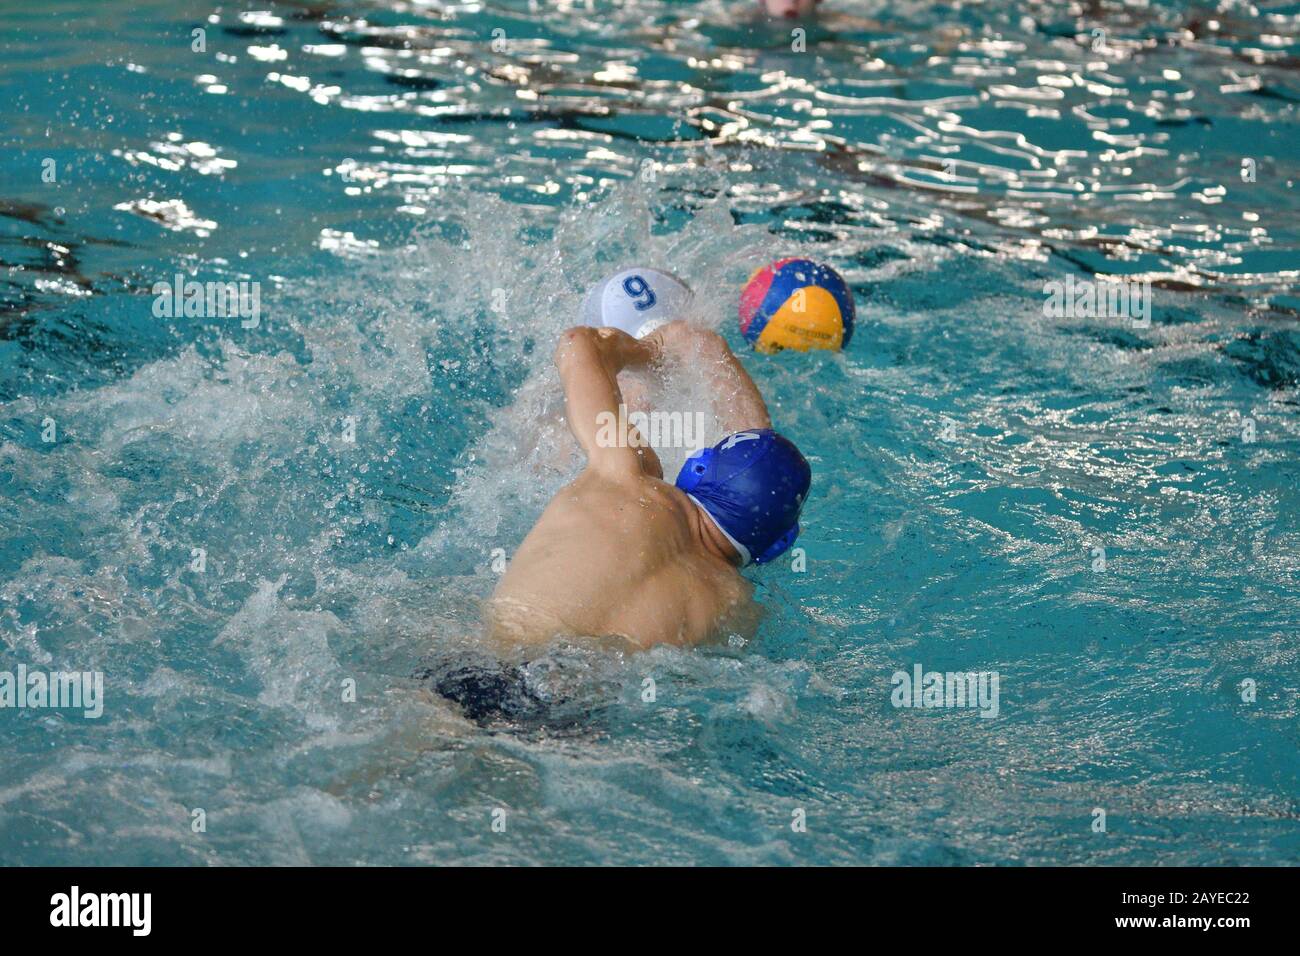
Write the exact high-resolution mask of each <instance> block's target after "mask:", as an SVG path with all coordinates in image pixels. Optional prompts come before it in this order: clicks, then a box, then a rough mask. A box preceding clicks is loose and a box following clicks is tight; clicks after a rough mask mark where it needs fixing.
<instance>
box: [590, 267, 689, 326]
mask: <svg viewBox="0 0 1300 956" xmlns="http://www.w3.org/2000/svg"><path fill="white" fill-rule="evenodd" d="M691 298H692V293H691V290H690V289H688V288H687V287H686V285H685V284H684V283H682V281H681V280H680V279H676V278H674V277H673V276H670V275H669V274H668V273H666V272H660V271H659V270H658V269H644V268H641V267H635V268H631V269H624V270H623V271H621V272H616V273H614V274H613V275H611V276H606V277H605V278H604V279H601V280H600V281H599V282H597V283H596V284H595V286H593V287H592V289H591V291H590V292H588V293H587V298H586V299H584V300H583V303H582V324H583V325H594V326H596V327H597V328H600V327H601V326H608V327H611V328H615V329H622V330H623V331H624V332H626V333H627V334H628V335H631V336H633V337H634V338H638V339H639V338H642V337H643V336H646V335H649V334H650V333H651V332H653V331H654V330H655V329H657V328H659V326H661V325H664V324H666V323H668V322H671V321H673V319H680V318H683V317H684V315H685V312H686V308H687V307H688V306H689V305H690V303H691Z"/></svg>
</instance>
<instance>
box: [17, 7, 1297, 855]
mask: <svg viewBox="0 0 1300 956" xmlns="http://www.w3.org/2000/svg"><path fill="white" fill-rule="evenodd" d="M824 6H825V7H826V10H825V12H824V14H823V15H822V17H821V18H820V19H819V20H818V21H816V22H814V23H811V24H809V25H807V28H806V32H804V33H802V34H794V35H792V33H791V30H792V29H793V27H792V25H791V24H788V23H780V24H775V25H770V24H766V23H763V22H760V21H757V20H755V19H754V17H753V11H752V5H751V4H750V3H748V2H743V0H736V2H727V3H724V2H721V0H705V2H667V0H661V2H654V0H644V2H642V0H638V2H635V3H633V2H630V0H620V2H611V0H594V2H591V3H588V2H586V0H572V2H549V3H541V2H535V0H499V2H483V3H480V2H472V0H467V2H446V3H442V2H433V0H428V2H422V0H383V2H379V0H375V2H368V0H340V2H337V3H335V2H329V0H327V2H324V3H317V2H313V3H305V2H304V3H294V2H282V3H273V2H272V0H260V4H259V5H258V6H255V7H251V6H250V7H245V6H244V5H243V4H242V3H226V4H221V5H214V4H213V3H212V2H211V0H206V2H205V0H193V2H191V0H170V2H164V0H142V2H139V0H138V2H130V3H127V2H118V0H54V2H50V3H45V4H27V5H22V7H23V8H20V6H19V5H18V4H7V5H5V7H4V8H3V9H0V37H3V45H4V54H5V55H4V57H3V58H0V131H2V132H0V142H2V143H3V148H2V149H0V183H2V184H3V189H0V262H2V264H3V269H4V273H3V275H4V282H3V284H0V516H2V521H0V672H4V671H8V672H15V671H16V670H17V669H18V668H19V666H24V667H27V668H29V669H31V670H45V671H74V672H81V671H98V672H102V674H103V679H104V713H103V716H102V717H100V718H99V719H86V718H85V717H83V716H82V714H81V713H79V712H73V711H70V710H67V709H63V710H58V709H41V708H32V707H28V708H22V709H16V708H9V709H0V751H2V752H3V753H4V754H5V759H4V760H3V761H0V863H3V864H8V865H12V864H108V863H120V864H295V863H313V864H360V863H364V864H404V863H473V864H488V863H510V864H589V863H650V864H681V863H701V864H796V863H797V864H840V863H867V864H1012V865H1020V864H1122V865H1128V864H1151V863H1156V864H1170V865H1173V864H1284V863H1294V862H1296V861H1297V859H1298V858H1300V825H1298V823H1300V803H1298V794H1300V752H1298V748H1300V722H1298V717H1300V714H1298V709H1300V708H1298V705H1297V692H1298V691H1300V666H1298V665H1300V522H1298V520H1297V512H1298V511H1300V491H1298V489H1300V463H1298V458H1300V456H1298V454H1297V453H1298V452H1300V406H1298V405H1297V400H1298V398H1300V295H1298V294H1297V288H1296V279H1297V273H1298V272H1300V216H1298V215H1297V208H1298V204H1297V201H1296V196H1295V191H1296V188H1295V180H1296V178H1297V176H1298V175H1300V165H1298V162H1297V158H1296V157H1297V156H1298V155H1300V135H1298V132H1297V130H1298V116H1297V110H1298V109H1300V82H1298V81H1297V79H1296V76H1297V74H1296V65H1297V62H1300V60H1298V59H1297V58H1298V57H1300V45H1298V43H1297V35H1298V33H1300V5H1297V4H1295V3H1258V4H1254V5H1252V4H1249V3H1245V2H1238V0H1219V2H1218V4H1217V6H1216V5H1215V4H1214V3H1213V2H1211V3H1206V4H1198V5H1196V6H1195V7H1194V8H1193V9H1192V10H1185V9H1184V6H1183V5H1182V4H1179V3H1175V2H1156V0H1151V2H1143V3H1137V2H1132V3H1129V2H1119V0H1116V2H1108V3H1098V4H1091V3H1089V4H1074V3H1067V2H1039V3H1026V2H1017V0H989V2H983V3H953V4H949V3H930V2H915V0H904V2H889V3H868V2H855V0H827V3H826V4H824ZM195 31H200V32H195ZM786 255H806V256H809V257H813V258H816V259H819V260H823V261H827V262H829V263H832V264H833V265H834V266H835V267H836V268H837V269H839V270H840V271H841V272H842V273H843V275H844V276H845V277H846V279H847V280H848V281H849V282H850V284H851V285H852V287H853V289H854V291H855V294H856V298H857V303H858V327H857V331H856V333H855V335H854V338H853V342H852V345H851V348H850V349H849V350H848V351H847V352H845V353H844V354H829V353H814V354H807V355H800V354H793V353H784V354H780V355H777V356H770V357H768V356H759V355H757V354H755V353H753V352H751V351H748V350H742V349H743V348H744V343H743V340H742V339H741V337H740V335H739V332H738V330H737V328H736V323H735V306H736V301H737V297H738V292H739V288H740V286H741V284H742V283H743V282H744V280H745V279H746V277H747V276H748V275H749V274H750V272H751V271H752V270H753V269H755V268H757V267H758V266H760V265H762V264H763V263H765V262H767V261H769V260H770V259H774V258H777V257H780V256H786ZM633 262H640V263H646V264H651V265H660V266H662V267H664V268H668V269H671V270H673V271H675V272H676V273H677V274H679V275H680V276H681V277H682V278H684V279H685V280H686V281H687V282H688V283H689V284H690V285H691V286H692V287H693V288H694V289H696V290H697V293H698V306H699V314H698V316H697V318H698V319H699V321H702V322H704V323H706V324H708V325H709V326H712V327H715V328H717V329H719V330H720V331H722V332H723V333H724V334H725V335H726V336H727V338H728V340H729V341H730V342H731V343H732V345H733V346H734V347H736V348H737V349H738V350H742V351H741V354H742V357H743V359H744V361H745V363H746V365H747V367H748V368H749V369H750V370H751V372H752V373H753V375H754V377H755V379H756V380H757V381H758V383H759V385H760V387H761V388H762V389H763V391H764V393H765V394H766V395H767V396H768V397H769V399H770V403H771V405H772V410H773V417H774V419H775V420H776V423H777V426H778V427H779V428H780V429H781V430H782V431H783V432H785V433H787V434H789V435H790V436H792V437H793V438H794V439H795V440H796V441H797V442H798V443H799V445H800V446H801V447H802V449H803V450H804V451H805V453H806V454H807V455H808V456H809V458H810V459H811V460H812V462H813V467H814V484H813V493H812V496H811V499H810V500H809V503H808V506H807V508H806V510H805V512H804V522H803V524H804V533H803V536H802V537H801V539H800V541H799V545H800V547H801V548H802V549H803V562H802V564H801V569H796V568H795V567H792V565H791V562H780V563H778V564H777V565H775V566H772V567H769V568H765V569H762V570H759V571H757V572H755V573H754V574H753V575H752V577H753V579H754V580H755V581H756V583H757V584H758V587H759V596H760V598H761V600H762V603H763V604H764V606H765V607H766V609H767V614H766V617H765V620H764V622H763V624H762V626H761V628H760V630H759V633H758V635H757V636H756V637H755V639H753V640H752V641H749V642H745V641H742V640H740V639H738V638H733V639H731V640H727V641H722V642H720V643H719V644H717V645H716V646H711V647H707V648H701V649H696V650H678V649H666V648H665V649H657V650H653V651H650V652H648V653H644V654H635V655H629V654H621V653H618V652H616V651H611V650H601V649H597V648H593V647H588V646H583V645H582V644H581V643H577V644H575V645H572V646H564V647H560V648H557V649H556V650H555V651H554V652H553V653H552V654H551V655H550V656H549V657H548V658H547V662H546V666H545V667H544V668H543V669H542V672H540V673H539V676H538V680H539V681H541V682H542V683H543V684H545V685H546V686H547V687H548V688H549V689H550V690H551V691H553V692H554V694H555V696H556V697H557V698H560V699H563V700H564V701H566V702H567V703H566V704H564V707H566V708H568V710H567V713H566V715H565V716H566V717H567V719H565V720H562V721H556V722H553V723H546V724H541V725H536V726H534V725H529V726H522V725H521V726H511V725H494V726H488V727H480V726H478V725H477V724H474V723H472V722H470V721H467V720H465V719H463V717H461V716H460V715H459V714H458V713H457V712H456V710H455V709H454V708H452V707H450V706H449V705H448V704H447V703H446V702H445V701H442V700H441V699H439V698H437V697H436V696H434V695H433V694H431V693H430V692H429V690H428V689H427V688H426V687H424V686H422V685H421V684H420V683H419V682H418V681H417V680H415V679H414V678H413V676H412V675H413V674H414V673H415V672H416V670H417V669H418V668H419V666H420V665H421V662H422V661H424V660H427V659H428V658H429V657H430V655H438V654H455V653H460V652H462V651H466V650H470V649H472V648H473V647H474V646H475V642H476V640H477V638H476V633H477V631H476V628H477V621H478V602H479V601H481V600H482V598H484V597H485V596H486V595H487V594H489V593H490V591H491V589H492V587H493V585H494V583H495V581H496V573H495V571H494V563H496V558H497V557H498V556H500V555H508V554H509V553H510V552H511V550H512V549H513V548H514V547H515V546H517V544H518V542H519V541H520V540H521V538H522V537H523V535H524V534H525V533H526V532H527V530H528V528H529V527H530V526H531V523H532V522H533V520H534V519H535V518H536V516H537V515H538V514H539V513H540V510H541V508H542V507H543V506H544V504H545V503H546V501H547V500H548V499H549V496H550V495H551V494H553V493H554V491H555V490H556V489H557V488H558V487H560V485H561V484H562V483H563V482H564V481H565V480H566V479H567V478H568V477H570V476H571V475H572V474H573V471H574V469H575V468H576V467H577V461H578V459H577V458H576V457H575V455H574V452H573V448H572V445H571V442H568V440H567V439H566V438H565V436H564V434H563V431H562V429H560V428H557V427H556V420H555V411H556V396H557V383H556V381H555V378H554V375H553V373H552V372H551V371H550V370H549V367H548V366H549V356H550V352H551V349H552V347H553V344H554V341H555V339H556V336H557V335H558V333H559V331H560V330H561V329H562V328H564V327H565V326H566V325H567V324H569V323H571V322H572V321H573V319H574V317H575V316H576V315H577V310H578V305H579V303H580V301H581V296H582V294H583V291H584V290H585V288H586V287H587V286H588V285H589V284H590V283H591V282H593V281H595V280H596V279H597V278H599V277H600V276H601V275H603V274H604V273H605V272H608V271H611V270H612V269H614V268H616V267H619V266H621V265H624V264H627V263H633ZM177 273H181V274H183V275H184V276H185V277H186V278H189V279H194V280H197V281H200V282H204V281H216V280H221V281H231V282H238V281H247V282H254V281H255V282H257V283H259V288H260V312H259V314H258V316H257V319H256V321H255V322H254V321H251V320H245V321H241V319H240V318H238V317H230V316H226V317H222V316H206V317H196V316H191V317H185V316H183V315H177V316H174V317H169V316H166V315H163V316H159V315H158V314H156V313H155V305H156V300H157V297H156V296H155V295H154V294H153V292H152V289H153V287H154V284H155V283H158V282H164V283H168V282H171V281H172V280H173V277H174V276H175V275H176V274H177ZM1097 277H1105V278H1107V279H1112V280H1114V279H1119V280H1128V281H1133V282H1141V281H1149V282H1150V283H1151V287H1152V293H1151V295H1152V309H1151V314H1150V323H1149V326H1147V327H1143V325H1140V324H1135V323H1134V322H1132V321H1130V320H1129V319H1126V318H1125V317H1122V316H1110V317H1107V316H1096V315H1092V316H1089V315H1063V314H1052V315H1049V314H1047V313H1046V312H1045V309H1044V304H1045V301H1046V294H1045V289H1046V287H1047V285H1048V284H1049V283H1053V282H1062V281H1064V280H1066V279H1067V278H1072V279H1073V280H1075V281H1091V280H1094V279H1096V278H1097ZM673 386H674V387H675V388H676V389H678V390H679V392H678V394H685V395H687V396H689V397H690V398H691V400H693V401H698V400H701V399H702V398H703V397H704V396H702V395H701V394H700V391H699V388H698V386H693V385H692V384H691V379H690V377H689V376H687V375H681V376H679V378H678V380H676V381H674V383H673ZM716 425H717V423H716V422H713V421H711V422H710V427H711V428H714V429H716ZM663 457H664V460H665V467H666V469H667V470H669V471H670V472H674V471H675V469H676V467H677V466H678V465H679V464H680V461H681V457H682V453H681V452H680V451H675V450H673V449H665V450H663ZM917 665H920V666H921V667H922V668H923V670H925V671H930V670H934V671H939V672H978V673H986V672H996V673H997V675H998V679H999V684H998V687H999V698H998V708H997V714H996V716H995V717H992V718H986V717H984V716H981V713H980V712H979V711H978V710H976V709H972V708H909V707H896V706H894V703H893V701H892V700H891V697H892V696H893V692H894V690H895V687H894V680H893V675H894V674H895V673H896V672H898V671H903V672H907V673H911V672H912V671H913V668H915V667H916V666H917ZM647 681H652V682H653V683H652V684H651V683H648V682H647ZM353 688H355V691H353ZM648 689H652V690H653V693H649V692H648ZM651 697H652V698H653V699H648V698H651ZM1099 811H1104V816H1102V815H1101V813H1100V812H1099ZM1103 822H1104V829H1103V827H1102V824H1103ZM494 823H495V824H496V826H494ZM502 824H504V826H503V825H502Z"/></svg>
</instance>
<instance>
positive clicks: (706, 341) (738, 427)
mask: <svg viewBox="0 0 1300 956" xmlns="http://www.w3.org/2000/svg"><path fill="white" fill-rule="evenodd" d="M643 341H644V342H646V343H648V344H650V346H651V347H652V348H653V349H654V350H655V351H657V352H659V353H661V354H662V355H663V357H664V358H665V359H669V360H672V361H677V362H682V363H684V364H687V365H689V366H690V367H692V368H696V369H698V370H699V371H700V372H702V373H703V374H704V375H706V376H708V379H709V382H710V383H711V384H712V385H713V388H712V392H713V405H714V413H715V414H716V415H717V417H718V422H719V424H720V425H721V426H722V430H723V431H724V432H725V433H727V434H728V435H730V434H733V433H735V432H742V431H745V430H747V429H750V428H771V427H772V418H771V416H770V415H768V412H767V403H766V402H764V401H763V396H762V393H760V392H759V390H758V386H757V385H755V384H754V380H753V379H752V378H750V377H749V373H748V372H746V371H745V367H744V366H743V365H741V364H740V360H739V359H738V358H736V356H735V355H734V354H733V353H732V351H731V349H730V348H729V347H728V346H727V342H726V340H725V339H724V338H723V337H722V336H721V335H719V334H718V333H717V332H711V331H709V330H708V329H702V328H699V327H698V326H694V325H691V324H689V323H687V322H683V321H680V320H678V321H676V322H669V323H668V324H667V325H665V326H661V327H660V328H659V329H657V330H655V331H654V332H652V333H651V334H650V335H648V336H646V338H645V339H644V340H643Z"/></svg>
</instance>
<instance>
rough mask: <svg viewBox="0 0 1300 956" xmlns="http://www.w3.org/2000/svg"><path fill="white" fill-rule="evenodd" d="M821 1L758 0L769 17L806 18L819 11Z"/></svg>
mask: <svg viewBox="0 0 1300 956" xmlns="http://www.w3.org/2000/svg"><path fill="white" fill-rule="evenodd" d="M820 2H821V0H758V5H759V6H760V7H762V8H763V12H764V13H766V14H767V15H768V16H769V17H787V18H789V19H792V20H793V19H795V18H796V17H806V16H808V15H809V14H811V13H812V12H813V11H814V10H816V9H817V4H818V3H820Z"/></svg>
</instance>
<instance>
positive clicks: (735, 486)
mask: <svg viewBox="0 0 1300 956" xmlns="http://www.w3.org/2000/svg"><path fill="white" fill-rule="evenodd" d="M811 484H812V468H810V467H809V466H808V462H807V460H806V459H805V458H804V456H803V455H801V454H799V449H798V448H796V447H795V446H794V442H792V441H790V440H789V439H788V438H784V437H782V436H781V435H778V434H777V433H776V432H774V431H772V429H770V428H758V429H754V430H752V431H744V432H736V433H735V434H734V435H728V436H727V437H726V438H724V439H723V440H722V441H720V442H718V443H717V444H716V445H714V446H713V447H712V448H704V449H701V450H700V451H697V452H696V453H695V454H693V455H691V457H689V458H687V459H686V463H685V464H683V465H682V470H681V471H680V472H678V474H677V481H676V485H677V487H678V488H680V489H682V491H684V492H686V494H687V496H688V497H690V499H691V500H692V501H694V502H695V503H696V504H697V505H699V506H700V507H701V508H703V509H704V513H705V514H707V515H708V516H709V517H710V518H712V519H713V523H714V524H715V525H717V526H718V530H719V531H721V532H722V533H723V534H724V535H726V536H727V540H728V541H730V542H731V544H732V545H733V546H734V547H735V549H736V550H737V551H738V552H740V557H741V559H742V563H743V564H749V563H750V562H754V563H756V564H763V563H765V562H767V561H771V560H772V559H773V558H777V557H780V556H781V555H782V554H784V553H785V551H786V549H787V548H789V547H790V545H792V544H794V539H795V538H797V537H799V512H800V510H802V508H803V502H804V499H805V498H807V497H808V486H809V485H811Z"/></svg>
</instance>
